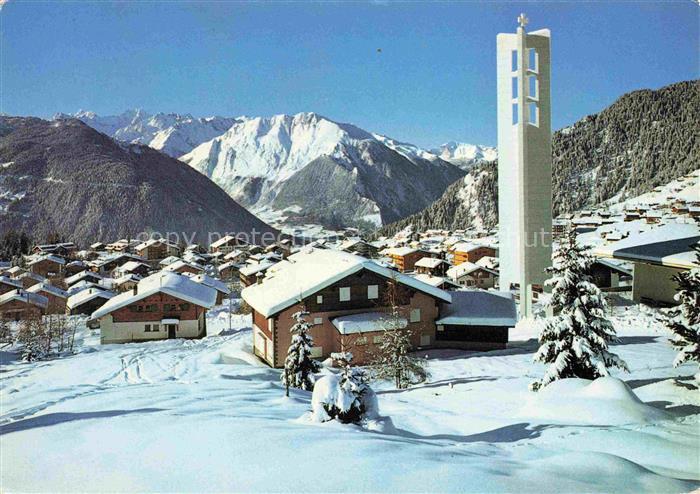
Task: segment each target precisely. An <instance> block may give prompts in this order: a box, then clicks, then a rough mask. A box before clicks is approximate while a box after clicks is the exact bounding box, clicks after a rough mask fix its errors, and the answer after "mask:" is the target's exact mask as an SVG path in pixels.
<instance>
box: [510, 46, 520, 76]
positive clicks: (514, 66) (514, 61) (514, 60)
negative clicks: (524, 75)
mask: <svg viewBox="0 0 700 494" xmlns="http://www.w3.org/2000/svg"><path fill="white" fill-rule="evenodd" d="M510 70H511V71H513V72H515V71H516V70H518V50H511V52H510Z"/></svg>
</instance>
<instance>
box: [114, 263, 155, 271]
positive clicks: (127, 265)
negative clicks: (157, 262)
mask: <svg viewBox="0 0 700 494" xmlns="http://www.w3.org/2000/svg"><path fill="white" fill-rule="evenodd" d="M141 266H145V267H147V268H148V267H150V266H149V265H148V264H146V263H145V262H141V261H128V262H125V263H124V264H122V265H121V266H119V271H120V272H122V273H128V272H130V271H134V270H135V269H138V268H140V267H141Z"/></svg>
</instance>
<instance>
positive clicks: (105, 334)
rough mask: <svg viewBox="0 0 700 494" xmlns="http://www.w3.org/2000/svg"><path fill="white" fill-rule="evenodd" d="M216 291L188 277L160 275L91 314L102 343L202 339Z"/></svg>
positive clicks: (138, 285)
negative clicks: (98, 328) (98, 325)
mask: <svg viewBox="0 0 700 494" xmlns="http://www.w3.org/2000/svg"><path fill="white" fill-rule="evenodd" d="M215 302H216V290H214V289H213V288H210V287H208V286H206V285H203V284H201V283H197V282H195V281H193V280H192V279H190V278H189V277H187V276H183V275H179V274H176V273H166V272H158V273H154V274H152V275H151V276H149V277H147V278H144V279H143V280H141V281H140V282H139V283H138V284H137V285H136V286H135V287H134V289H133V290H131V291H128V292H124V293H120V294H119V295H117V296H115V297H113V298H111V299H110V300H109V301H108V302H107V303H105V304H104V305H103V306H102V307H100V308H99V309H97V310H95V311H94V312H93V313H92V316H91V319H92V320H98V321H99V324H100V342H101V343H127V342H131V341H147V340H164V339H169V338H201V337H203V336H205V335H206V332H207V326H206V312H207V310H208V309H210V308H211V307H213V306H214V303H215Z"/></svg>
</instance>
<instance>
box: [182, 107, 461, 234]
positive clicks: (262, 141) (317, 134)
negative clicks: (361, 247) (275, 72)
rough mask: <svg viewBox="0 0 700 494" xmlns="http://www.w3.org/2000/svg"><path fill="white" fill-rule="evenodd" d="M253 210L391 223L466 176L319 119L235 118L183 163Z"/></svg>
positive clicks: (326, 220)
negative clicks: (283, 211) (232, 122)
mask: <svg viewBox="0 0 700 494" xmlns="http://www.w3.org/2000/svg"><path fill="white" fill-rule="evenodd" d="M180 159H181V160H182V161H184V162H186V163H188V164H190V165H191V166H192V167H194V168H195V169H197V170H199V171H200V172H201V173H203V174H205V175H206V176H208V177H210V178H211V179H212V180H214V182H216V183H217V184H218V185H219V186H221V187H222V188H223V189H224V190H226V191H227V192H228V193H229V194H230V195H231V196H232V197H233V198H234V199H236V200H237V201H239V202H241V203H242V204H245V205H247V206H249V207H251V208H253V209H258V208H265V207H273V208H276V209H285V208H286V209H290V208H294V210H295V211H296V216H297V219H298V220H306V221H315V222H319V223H322V224H326V225H329V226H341V225H343V224H351V223H352V222H357V221H361V220H363V219H364V220H370V221H371V222H374V223H377V222H379V221H378V220H381V222H382V223H386V222H388V221H394V220H396V219H399V218H402V217H404V216H407V215H408V214H411V213H413V212H416V211H418V210H420V209H421V208H422V207H425V206H427V205H428V204H430V202H432V201H433V200H435V199H437V198H438V197H439V196H440V194H442V192H444V190H445V189H446V188H447V186H448V185H449V184H451V183H452V182H454V181H455V180H457V179H458V178H459V177H460V176H462V175H463V174H464V172H462V171H461V170H460V169H458V168H457V167H455V166H453V165H451V164H450V163H447V162H446V161H444V160H441V159H440V158H438V157H437V156H434V155H432V154H431V153H427V152H422V151H421V150H419V149H418V148H416V147H415V146H411V145H406V144H401V143H398V142H396V141H394V140H392V139H389V138H386V137H383V136H378V135H374V134H371V133H369V132H367V131H365V130H362V129H360V128H358V127H356V126H354V125H351V124H345V123H338V122H335V121H332V120H330V119H328V118H325V117H323V116H321V115H318V114H316V113H299V114H296V115H276V116H273V117H271V118H261V117H258V118H248V119H239V121H238V122H236V123H235V124H234V125H233V126H231V128H230V129H229V130H227V131H226V132H225V133H224V134H223V135H221V136H219V137H216V138H214V139H212V140H210V141H208V142H205V143H203V144H201V145H200V146H198V147H196V148H195V149H193V150H192V151H191V152H190V153H188V154H186V155H184V156H182V157H181V158H180Z"/></svg>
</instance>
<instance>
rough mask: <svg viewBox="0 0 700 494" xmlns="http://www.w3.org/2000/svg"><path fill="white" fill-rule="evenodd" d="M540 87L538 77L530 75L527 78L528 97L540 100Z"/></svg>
mask: <svg viewBox="0 0 700 494" xmlns="http://www.w3.org/2000/svg"><path fill="white" fill-rule="evenodd" d="M538 89H539V88H538V87H537V76H536V75H530V76H528V78H527V95H528V96H529V97H530V98H533V99H537V98H538Z"/></svg>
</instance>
